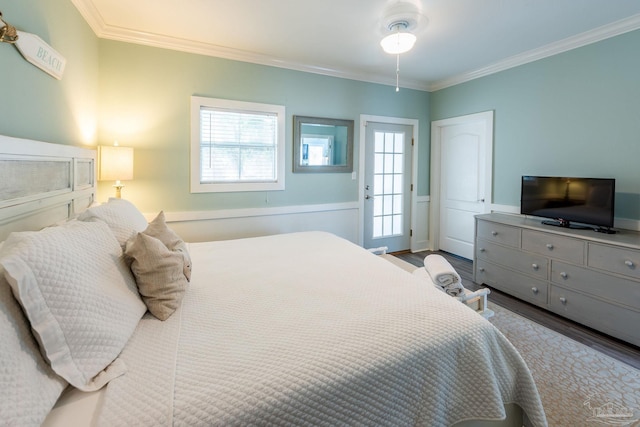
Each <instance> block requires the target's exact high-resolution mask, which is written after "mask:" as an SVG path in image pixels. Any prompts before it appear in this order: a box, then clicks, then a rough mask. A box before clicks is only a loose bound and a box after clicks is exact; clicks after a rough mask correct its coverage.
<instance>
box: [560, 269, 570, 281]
mask: <svg viewBox="0 0 640 427" xmlns="http://www.w3.org/2000/svg"><path fill="white" fill-rule="evenodd" d="M560 277H562V278H563V279H566V278H567V277H569V275H568V274H567V273H565V272H564V271H563V272H562V273H560Z"/></svg>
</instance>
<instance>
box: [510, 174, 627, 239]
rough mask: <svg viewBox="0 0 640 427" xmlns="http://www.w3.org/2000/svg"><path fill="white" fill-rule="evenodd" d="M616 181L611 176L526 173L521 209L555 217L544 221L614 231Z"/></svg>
mask: <svg viewBox="0 0 640 427" xmlns="http://www.w3.org/2000/svg"><path fill="white" fill-rule="evenodd" d="M615 185H616V181H615V179H611V178H574V177H550V176H528V175H525V176H523V177H522V193H521V198H520V213H522V214H524V215H533V216H538V217H542V218H551V219H553V221H543V224H549V225H556V226H559V227H568V228H592V229H594V230H595V231H599V232H604V233H614V231H613V230H612V229H611V227H613V218H614V202H615V193H616V192H615Z"/></svg>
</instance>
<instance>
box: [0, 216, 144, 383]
mask: <svg viewBox="0 0 640 427" xmlns="http://www.w3.org/2000/svg"><path fill="white" fill-rule="evenodd" d="M0 265H2V267H4V270H5V273H4V275H5V278H6V279H7V281H8V282H9V284H10V285H11V288H12V289H13V294H14V295H15V297H16V299H17V300H18V301H19V302H20V304H21V305H22V307H23V310H24V312H25V314H26V315H27V318H28V319H29V322H30V323H31V329H32V330H33V332H34V335H35V337H36V339H37V340H38V343H39V344H40V348H41V351H42V353H43V355H44V356H45V358H46V360H48V362H49V364H50V366H51V368H52V369H53V370H54V371H55V372H56V373H57V374H58V375H60V376H61V377H62V378H64V379H65V380H66V381H68V382H69V383H70V384H72V385H73V386H75V387H76V388H78V389H80V390H83V391H92V390H97V389H99V388H101V387H102V386H104V385H105V384H106V383H107V382H108V381H110V380H111V379H113V378H115V377H117V376H120V375H122V374H123V373H124V372H125V371H126V367H125V366H124V365H123V363H122V362H121V361H119V360H116V358H117V356H118V355H119V354H120V352H121V351H122V349H123V348H124V346H125V344H126V343H127V341H128V339H129V337H130V336H131V334H132V333H133V331H134V329H135V328H136V326H137V324H138V321H139V320H140V318H141V317H142V315H143V314H144V313H145V311H146V307H145V305H144V303H143V302H142V300H141V298H140V295H139V294H138V291H137V288H136V284H135V280H134V278H133V275H132V274H131V270H130V269H129V267H128V265H127V263H126V262H125V261H124V255H123V253H122V249H121V247H120V245H119V244H118V242H117V241H116V239H115V237H114V236H113V233H112V232H111V231H110V229H109V227H108V226H107V225H106V224H105V223H103V222H100V221H98V222H82V221H71V222H69V223H67V224H64V225H62V226H59V227H50V228H46V229H44V230H41V231H38V232H21V233H12V234H11V235H10V236H9V238H8V239H7V240H6V242H5V247H4V248H3V256H2V257H1V258H0Z"/></svg>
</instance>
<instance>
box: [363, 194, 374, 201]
mask: <svg viewBox="0 0 640 427" xmlns="http://www.w3.org/2000/svg"><path fill="white" fill-rule="evenodd" d="M364 198H365V199H366V200H369V199H371V200H373V196H370V195H368V194H367V195H366V196H364Z"/></svg>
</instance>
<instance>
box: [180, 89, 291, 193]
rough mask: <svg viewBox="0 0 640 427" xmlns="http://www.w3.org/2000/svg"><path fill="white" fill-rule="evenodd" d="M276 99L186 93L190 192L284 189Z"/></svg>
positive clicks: (281, 113) (279, 113)
mask: <svg viewBox="0 0 640 427" xmlns="http://www.w3.org/2000/svg"><path fill="white" fill-rule="evenodd" d="M284 120H285V109H284V107H283V106H281V105H270V104H257V103H253V102H242V101H231V100H227V99H214V98H202V97H197V96H192V97H191V192H192V193H207V192H232V191H269V190H284V133H285V129H284Z"/></svg>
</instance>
